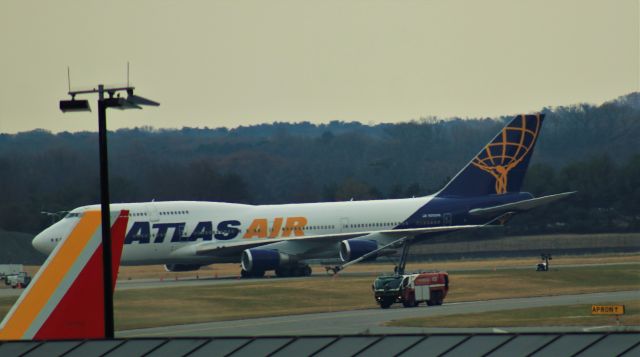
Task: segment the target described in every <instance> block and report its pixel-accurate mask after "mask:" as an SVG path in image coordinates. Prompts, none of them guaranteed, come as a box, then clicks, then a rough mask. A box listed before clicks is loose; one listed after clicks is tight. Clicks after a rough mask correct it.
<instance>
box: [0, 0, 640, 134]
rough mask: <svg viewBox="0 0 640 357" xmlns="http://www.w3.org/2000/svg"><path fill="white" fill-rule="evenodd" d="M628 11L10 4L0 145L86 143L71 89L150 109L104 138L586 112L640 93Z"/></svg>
mask: <svg viewBox="0 0 640 357" xmlns="http://www.w3.org/2000/svg"><path fill="white" fill-rule="evenodd" d="M639 8H640V6H639V0H616V1H612V0H602V1H595V0H594V1H586V0H575V1H559V0H526V1H524V0H523V1H512V0H504V1H477V0H465V1H462V0H460V1H451V0H446V1H445V0H422V1H374V0H367V1H344V0H341V1H327V0H323V1H159V0H153V1H151V0H149V1H130V0H127V1H60V0H57V1H13V0H6V1H3V2H2V5H0V45H1V46H2V49H1V51H0V132H9V133H14V132H19V131H27V130H32V129H35V128H44V129H47V130H51V131H54V132H59V131H65V130H67V131H78V130H91V131H96V130H97V120H96V117H97V115H96V112H95V109H96V104H95V99H96V97H95V96H92V97H90V98H89V99H91V102H92V107H93V109H94V112H93V113H75V114H65V115H63V114H62V113H60V111H59V110H58V100H60V99H63V98H65V97H66V96H67V95H66V92H67V66H70V67H71V84H72V87H81V86H93V85H96V84H98V83H105V84H118V83H125V82H126V63H127V61H129V62H130V63H131V83H132V84H133V85H135V86H136V93H137V94H140V95H142V96H146V97H149V98H152V99H154V100H157V101H159V102H161V103H162V105H161V106H160V107H159V108H146V109H144V110H142V111H134V110H131V111H126V112H120V111H111V112H110V113H109V114H108V120H109V124H108V125H109V128H110V129H115V128H120V127H134V126H143V125H149V126H154V127H156V128H180V127H183V126H191V127H204V126H208V127H219V126H226V127H237V126H239V125H250V124H256V123H265V122H273V121H288V122H297V121H311V122H314V123H324V122H328V121H331V120H346V121H352V120H356V121H361V122H364V123H379V122H398V121H407V120H411V119H417V118H420V117H425V116H433V115H435V116H440V117H450V116H461V117H491V116H497V115H503V114H514V113H520V112H531V111H535V110H538V109H540V108H542V107H544V106H557V105H569V104H575V103H581V102H588V103H594V104H599V103H602V102H603V101H607V100H610V99H613V98H616V97H618V96H620V95H624V94H627V93H630V92H633V91H638V90H640V70H639V66H640V54H639V52H640V50H639V47H640V21H639V18H640V10H639Z"/></svg>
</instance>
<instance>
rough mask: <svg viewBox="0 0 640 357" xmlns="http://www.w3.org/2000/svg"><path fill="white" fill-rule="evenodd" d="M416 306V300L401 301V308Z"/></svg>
mask: <svg viewBox="0 0 640 357" xmlns="http://www.w3.org/2000/svg"><path fill="white" fill-rule="evenodd" d="M417 305H418V304H416V299H415V298H413V297H412V298H410V299H409V300H406V301H403V302H402V306H404V307H415V306H417Z"/></svg>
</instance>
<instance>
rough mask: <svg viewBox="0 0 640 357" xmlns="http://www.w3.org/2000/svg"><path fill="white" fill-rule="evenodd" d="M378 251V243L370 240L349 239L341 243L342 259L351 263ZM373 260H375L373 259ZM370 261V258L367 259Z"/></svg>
mask: <svg viewBox="0 0 640 357" xmlns="http://www.w3.org/2000/svg"><path fill="white" fill-rule="evenodd" d="M376 249H378V242H376V241H374V240H368V239H347V240H343V241H342V242H340V259H342V261H343V262H350V261H352V260H354V259H358V258H360V257H361V256H363V255H365V254H367V253H370V252H373V251H374V250H376ZM371 259H375V257H372V258H371ZM367 260H369V258H367Z"/></svg>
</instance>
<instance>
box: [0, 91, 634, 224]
mask: <svg viewBox="0 0 640 357" xmlns="http://www.w3.org/2000/svg"><path fill="white" fill-rule="evenodd" d="M542 112H544V113H545V114H546V119H545V123H544V127H543V129H542V134H541V136H540V139H539V142H538V145H537V149H536V152H535V153H534V156H533V159H532V164H531V167H530V171H529V173H528V175H527V177H526V180H525V189H526V190H529V191H530V192H532V193H534V194H536V195H539V194H550V193H558V192H563V191H569V190H577V191H579V193H578V194H577V195H576V196H575V197H574V198H572V199H570V200H568V201H567V202H563V203H559V204H556V205H553V206H549V208H548V209H547V208H545V209H543V210H540V211H535V212H532V213H530V214H527V215H522V217H518V218H517V219H518V220H522V221H523V222H524V223H526V224H523V225H519V226H520V228H516V227H515V225H514V228H513V229H515V230H516V231H514V232H515V233H539V232H551V231H553V232H557V231H573V232H595V231H611V230H616V231H620V230H633V231H638V230H639V229H640V223H639V222H640V207H639V202H640V181H639V180H640V156H639V155H640V140H638V137H640V94H637V93H635V94H630V95H628V96H625V97H621V98H618V99H616V100H614V101H611V102H607V103H604V104H602V105H597V106H596V105H589V104H580V105H575V106H568V107H557V108H544V109H543V110H542ZM510 119H511V117H506V116H505V117H500V118H493V119H491V118H475V119H462V118H449V119H439V118H433V117H430V118H422V119H419V120H413V121H410V122H404V123H398V124H377V125H365V124H361V123H357V122H341V121H333V122H330V123H327V124H320V125H316V124H311V123H308V122H301V123H272V124H261V125H255V126H248V127H238V128H235V129H227V128H182V129H154V128H150V127H142V128H134V129H121V130H117V131H112V132H110V133H109V160H110V169H109V170H110V174H111V177H110V180H111V181H110V183H111V194H112V197H111V198H112V202H136V201H151V200H156V201H161V200H204V201H224V202H239V203H250V204H277V203H286V202H320V201H337V200H350V199H353V200H366V199H386V198H401V197H412V196H420V195H426V194H429V193H433V192H435V191H437V190H438V189H440V188H441V187H442V186H443V185H444V184H445V183H446V182H447V181H448V180H449V178H450V177H452V176H453V175H455V174H456V173H457V172H458V171H459V170H460V169H461V168H462V167H463V166H464V165H465V164H466V163H467V162H468V161H469V160H470V159H471V158H472V157H473V156H474V155H475V154H476V153H477V152H478V151H479V150H480V149H481V148H482V147H483V146H484V145H485V144H486V143H487V142H488V141H489V140H490V139H491V138H492V137H493V136H494V135H495V134H496V133H497V132H498V131H499V130H500V128H501V127H502V126H503V125H504V123H505V121H507V120H510ZM97 146H98V145H97V133H94V132H78V133H69V132H62V133H58V134H53V133H50V132H47V131H44V130H33V131H29V132H23V133H18V134H0V228H2V229H5V230H11V231H20V232H29V233H35V232H38V231H40V230H42V229H43V228H45V227H46V226H47V225H49V224H50V223H51V218H50V217H49V216H46V215H44V214H41V213H40V212H43V211H46V212H57V211H64V210H70V209H72V208H75V207H77V206H81V205H87V204H93V203H97V202H99V172H98V151H97V150H98V148H97ZM510 229H511V228H510Z"/></svg>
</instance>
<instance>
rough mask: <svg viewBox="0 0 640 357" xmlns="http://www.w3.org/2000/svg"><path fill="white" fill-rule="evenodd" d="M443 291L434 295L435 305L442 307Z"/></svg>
mask: <svg viewBox="0 0 640 357" xmlns="http://www.w3.org/2000/svg"><path fill="white" fill-rule="evenodd" d="M442 300H443V297H442V291H436V292H434V293H433V305H442Z"/></svg>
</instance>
